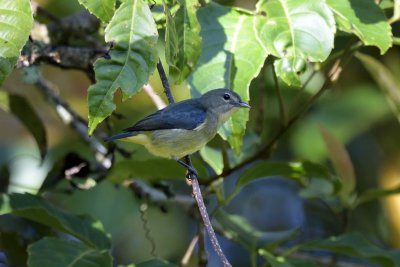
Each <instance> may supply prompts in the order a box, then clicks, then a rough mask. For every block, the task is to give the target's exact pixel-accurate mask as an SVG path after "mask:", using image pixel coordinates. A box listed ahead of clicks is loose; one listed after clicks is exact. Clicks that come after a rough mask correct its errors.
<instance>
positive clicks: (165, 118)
mask: <svg viewBox="0 0 400 267" xmlns="http://www.w3.org/2000/svg"><path fill="white" fill-rule="evenodd" d="M205 119H206V110H205V108H204V107H203V106H202V105H201V103H199V102H198V101H196V100H193V99H189V100H185V101H182V102H179V103H175V104H171V105H169V106H167V107H166V108H164V109H161V110H159V111H157V112H155V113H153V114H151V115H149V116H147V117H145V118H144V119H142V120H140V121H138V122H137V123H136V124H135V125H133V126H132V127H129V128H126V129H124V131H125V132H132V131H152V130H162V129H185V130H193V129H195V128H196V127H198V126H199V125H200V124H202V123H203V122H204V121H205Z"/></svg>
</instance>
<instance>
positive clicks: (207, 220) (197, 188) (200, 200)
mask: <svg viewBox="0 0 400 267" xmlns="http://www.w3.org/2000/svg"><path fill="white" fill-rule="evenodd" d="M157 70H158V73H159V74H160V78H161V81H162V84H163V87H164V92H165V94H166V95H167V98H168V102H169V103H170V104H173V103H175V100H174V97H173V96H172V93H171V89H170V87H169V83H168V79H167V76H166V74H165V71H164V68H163V66H162V63H161V61H158V63H157ZM185 160H186V163H187V164H188V165H189V166H190V167H192V168H193V165H192V162H191V160H190V156H189V155H188V156H186V157H185ZM188 173H189V179H190V180H191V185H192V189H193V196H194V198H195V200H196V202H197V205H198V207H199V211H200V214H201V218H202V219H203V222H204V226H205V228H206V231H207V233H208V235H209V238H210V241H211V244H212V246H213V248H214V250H215V252H216V253H217V255H218V257H219V258H220V260H221V262H222V263H223V265H224V267H231V266H232V265H231V264H230V263H229V261H228V260H227V258H226V257H225V254H224V252H223V251H222V249H221V246H220V245H219V242H218V239H217V237H216V235H215V232H214V229H213V227H212V225H211V221H210V218H209V217H208V213H207V209H206V206H205V204H204V200H203V197H202V195H201V190H200V185H199V182H198V180H197V178H198V177H197V176H196V175H195V174H193V173H191V172H188Z"/></svg>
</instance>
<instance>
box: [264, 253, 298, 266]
mask: <svg viewBox="0 0 400 267" xmlns="http://www.w3.org/2000/svg"><path fill="white" fill-rule="evenodd" d="M258 255H260V256H262V257H263V258H264V259H266V260H267V262H268V263H269V264H270V266H271V267H293V265H291V264H290V263H288V262H287V260H286V259H285V258H284V257H275V255H273V254H272V253H270V252H269V251H267V250H265V249H259V250H258Z"/></svg>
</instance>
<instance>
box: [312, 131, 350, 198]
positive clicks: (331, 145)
mask: <svg viewBox="0 0 400 267" xmlns="http://www.w3.org/2000/svg"><path fill="white" fill-rule="evenodd" d="M320 132H321V135H322V138H323V139H324V142H325V145H326V147H327V149H328V153H329V156H330V158H331V161H332V163H333V167H334V168H335V170H336V173H337V175H338V176H339V177H340V178H341V180H342V188H341V190H340V195H341V197H342V199H343V200H344V201H345V202H346V203H348V201H349V200H350V199H352V197H351V195H352V194H353V193H354V192H353V191H354V189H355V187H356V177H355V176H356V175H355V173H354V167H353V163H352V162H351V159H350V156H349V153H347V151H346V148H345V147H344V145H343V143H341V142H340V141H339V140H338V139H337V138H336V137H335V136H334V135H332V134H331V133H330V132H329V131H328V130H327V129H325V128H324V127H322V126H320Z"/></svg>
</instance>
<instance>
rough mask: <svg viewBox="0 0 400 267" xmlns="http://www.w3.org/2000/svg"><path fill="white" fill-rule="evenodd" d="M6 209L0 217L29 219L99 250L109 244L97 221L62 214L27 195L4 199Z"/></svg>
mask: <svg viewBox="0 0 400 267" xmlns="http://www.w3.org/2000/svg"><path fill="white" fill-rule="evenodd" d="M2 199H3V204H2V206H3V205H4V203H5V207H6V208H4V207H3V208H1V210H0V212H1V213H0V215H1V214H4V213H9V212H11V213H12V214H14V215H17V216H20V217H23V218H26V219H30V220H32V221H35V222H38V223H41V224H43V225H46V226H49V227H53V228H55V229H57V230H59V231H62V232H65V233H68V234H71V235H73V236H75V237H76V238H78V239H80V240H81V241H82V242H84V243H85V244H86V245H88V246H90V247H92V248H93V247H94V248H99V249H109V248H110V246H111V244H110V240H109V238H108V237H107V236H106V234H105V233H104V230H103V226H102V225H101V223H100V222H99V221H94V220H93V219H91V218H90V217H88V216H85V215H79V216H78V215H73V214H69V213H66V212H63V211H61V210H59V209H57V208H55V207H53V206H51V205H50V204H48V203H47V202H45V201H44V200H43V199H41V198H40V197H37V196H34V195H29V194H12V195H10V196H9V199H8V200H7V197H6V198H4V196H3V198H2Z"/></svg>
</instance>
